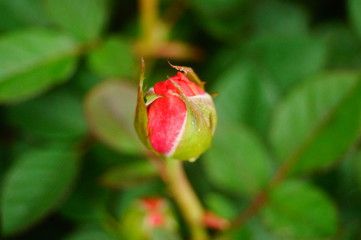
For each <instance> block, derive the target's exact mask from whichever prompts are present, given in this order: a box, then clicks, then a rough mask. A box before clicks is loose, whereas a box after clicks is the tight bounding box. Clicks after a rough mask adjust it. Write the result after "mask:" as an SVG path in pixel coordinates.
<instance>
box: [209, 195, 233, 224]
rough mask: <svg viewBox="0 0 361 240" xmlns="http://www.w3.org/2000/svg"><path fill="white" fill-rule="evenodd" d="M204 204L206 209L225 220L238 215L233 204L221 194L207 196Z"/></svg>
mask: <svg viewBox="0 0 361 240" xmlns="http://www.w3.org/2000/svg"><path fill="white" fill-rule="evenodd" d="M205 202H206V206H207V209H209V210H211V211H212V212H214V213H215V214H217V215H219V216H222V217H224V218H226V219H233V218H235V217H236V216H237V214H238V209H237V208H236V206H235V204H234V203H233V202H231V201H230V200H229V199H228V198H226V197H225V196H223V195H221V194H217V193H211V194H207V195H206V199H205Z"/></svg>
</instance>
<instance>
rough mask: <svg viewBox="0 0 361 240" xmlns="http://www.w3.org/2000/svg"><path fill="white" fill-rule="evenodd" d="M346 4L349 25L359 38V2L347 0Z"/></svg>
mask: <svg viewBox="0 0 361 240" xmlns="http://www.w3.org/2000/svg"><path fill="white" fill-rule="evenodd" d="M347 3H348V4H347V5H348V12H349V17H350V20H351V23H352V25H353V27H354V29H355V31H356V33H357V34H358V36H359V37H360V38H361V0H348V1H347Z"/></svg>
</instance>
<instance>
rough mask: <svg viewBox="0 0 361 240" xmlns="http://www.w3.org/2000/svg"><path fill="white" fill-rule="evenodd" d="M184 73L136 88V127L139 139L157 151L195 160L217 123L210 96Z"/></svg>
mask: <svg viewBox="0 0 361 240" xmlns="http://www.w3.org/2000/svg"><path fill="white" fill-rule="evenodd" d="M182 69H186V71H185V73H184V74H183V73H182V72H178V73H177V75H175V76H174V77H171V78H169V79H167V80H166V81H163V82H158V83H156V84H155V85H154V87H152V88H150V89H149V90H148V91H147V93H146V94H144V93H143V79H142V78H141V81H140V84H139V89H138V104H137V114H136V119H135V125H136V130H137V132H138V135H139V137H140V139H141V140H142V141H143V143H145V144H146V145H147V146H148V147H149V148H151V149H152V150H154V151H155V152H156V153H158V154H161V155H163V156H165V157H167V158H173V159H178V160H195V159H196V158H198V157H199V155H201V154H202V153H203V152H204V151H205V150H206V149H207V148H209V146H210V144H211V140H212V136H213V133H214V130H215V126H216V120H217V116H216V111H215V107H214V104H213V100H212V97H211V96H210V95H209V94H208V93H207V92H205V90H204V89H203V84H202V83H201V82H200V81H190V80H189V78H188V76H190V77H192V78H191V79H198V78H197V77H196V75H195V74H194V73H193V72H191V73H189V71H191V69H190V68H185V67H182Z"/></svg>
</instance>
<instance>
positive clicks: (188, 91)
mask: <svg viewBox="0 0 361 240" xmlns="http://www.w3.org/2000/svg"><path fill="white" fill-rule="evenodd" d="M172 81H174V82H176V83H177V84H178V85H179V87H180V88H181V89H182V91H183V93H184V94H185V95H186V96H196V95H202V94H204V93H205V92H204V91H203V89H202V88H200V87H199V86H198V85H197V84H195V83H193V82H191V81H189V80H188V78H187V77H186V76H185V75H184V74H183V73H181V72H178V73H177V75H176V76H174V77H171V78H169V79H168V80H166V81H164V82H158V83H157V84H155V85H154V92H155V94H158V95H163V96H166V95H169V94H172V93H178V94H180V92H179V91H178V89H177V87H176V86H174V85H173V82H172Z"/></svg>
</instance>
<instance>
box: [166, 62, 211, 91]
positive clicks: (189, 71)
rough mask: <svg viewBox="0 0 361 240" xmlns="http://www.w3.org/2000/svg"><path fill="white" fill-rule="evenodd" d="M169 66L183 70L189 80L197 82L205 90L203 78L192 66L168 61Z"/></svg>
mask: <svg viewBox="0 0 361 240" xmlns="http://www.w3.org/2000/svg"><path fill="white" fill-rule="evenodd" d="M168 64H169V66H171V67H172V68H174V69H176V70H178V71H181V72H183V74H184V75H185V76H186V77H187V78H188V80H189V81H191V82H193V83H195V84H197V85H198V86H199V87H200V88H202V89H203V90H204V82H202V81H201V79H200V78H199V77H198V75H197V74H196V73H195V72H194V71H193V69H192V68H190V67H185V66H176V65H173V64H171V63H170V62H168Z"/></svg>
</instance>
